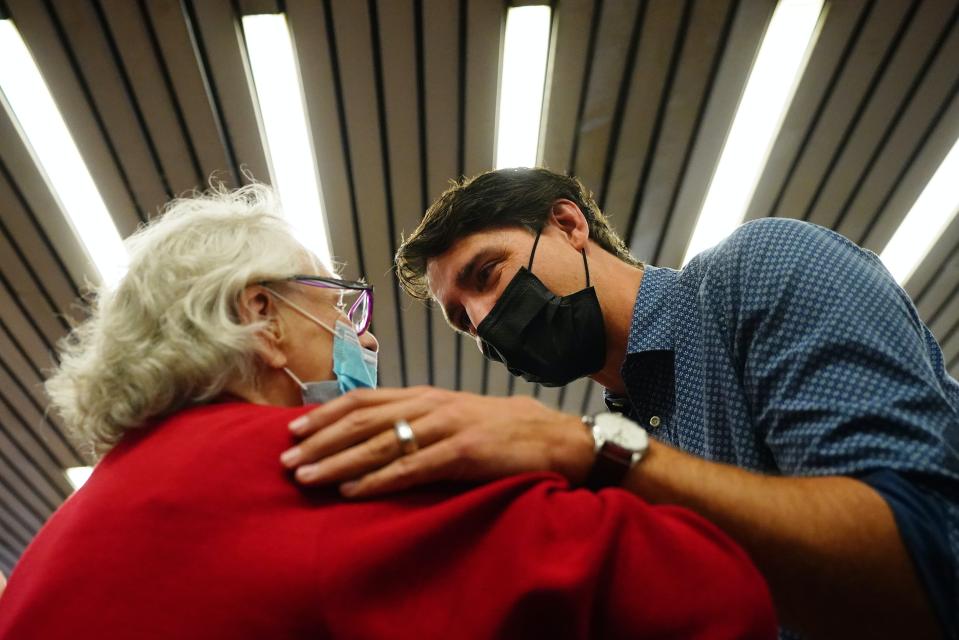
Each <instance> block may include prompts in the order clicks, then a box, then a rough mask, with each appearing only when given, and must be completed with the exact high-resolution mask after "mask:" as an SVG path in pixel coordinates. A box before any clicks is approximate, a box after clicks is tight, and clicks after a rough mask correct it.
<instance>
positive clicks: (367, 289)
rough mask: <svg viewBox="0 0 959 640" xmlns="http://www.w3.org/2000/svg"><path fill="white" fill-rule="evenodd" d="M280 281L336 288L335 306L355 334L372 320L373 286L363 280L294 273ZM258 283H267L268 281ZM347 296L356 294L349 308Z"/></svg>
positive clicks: (362, 330) (359, 332)
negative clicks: (338, 292)
mask: <svg viewBox="0 0 959 640" xmlns="http://www.w3.org/2000/svg"><path fill="white" fill-rule="evenodd" d="M280 281H288V282H299V283H300V284H305V285H308V286H311V287H319V288H320V289H337V290H339V291H340V300H339V302H337V304H336V308H337V309H339V310H340V311H341V312H343V313H345V314H346V317H347V318H349V319H350V322H351V323H352V324H353V328H354V329H356V333H357V335H363V334H364V333H366V330H367V329H369V328H370V322H372V320H373V287H372V286H371V285H368V284H366V283H365V282H357V281H354V280H340V279H339V278H327V277H326V276H304V275H296V276H290V277H289V278H281V279H280ZM259 284H269V282H268V281H264V282H260V283H259ZM347 296H356V300H354V301H353V302H352V303H351V304H350V306H349V308H347V306H346V302H347V301H346V298H347Z"/></svg>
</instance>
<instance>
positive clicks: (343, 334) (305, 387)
mask: <svg viewBox="0 0 959 640" xmlns="http://www.w3.org/2000/svg"><path fill="white" fill-rule="evenodd" d="M271 291H272V289H271ZM272 293H273V295H275V296H276V297H277V298H279V299H280V300H282V301H283V302H285V303H286V304H288V305H290V306H291V307H293V308H294V309H296V310H297V311H299V312H300V313H301V314H303V316H305V317H306V318H308V319H310V320H312V321H313V322H315V323H316V324H318V325H320V326H321V327H323V328H324V329H326V330H327V331H329V332H330V333H332V334H333V373H334V374H335V375H336V380H319V381H307V382H304V381H302V380H300V379H299V378H298V377H297V376H296V375H295V374H294V373H293V372H292V371H290V370H289V369H287V368H286V367H283V370H284V371H285V372H286V374H287V375H288V376H290V377H291V378H292V379H293V381H294V382H296V384H297V385H298V386H299V387H300V391H301V393H302V396H303V404H317V403H323V402H329V401H330V400H333V399H334V398H337V397H339V396H341V395H343V394H344V393H346V392H347V391H352V390H353V389H375V388H376V368H377V363H378V360H379V358H378V356H377V353H376V351H373V350H372V349H366V348H365V347H363V345H361V344H360V337H359V335H357V333H356V329H354V328H353V325H351V324H349V323H347V322H344V321H342V320H337V321H336V327H335V328H331V327H330V326H329V325H328V324H327V323H325V322H323V321H322V320H320V319H319V318H317V317H316V316H314V315H313V314H312V313H310V312H309V311H307V310H306V309H304V308H302V307H301V306H299V305H298V304H296V303H295V302H293V301H292V300H289V299H288V298H286V297H285V296H282V295H280V294H279V293H277V292H275V291H272Z"/></svg>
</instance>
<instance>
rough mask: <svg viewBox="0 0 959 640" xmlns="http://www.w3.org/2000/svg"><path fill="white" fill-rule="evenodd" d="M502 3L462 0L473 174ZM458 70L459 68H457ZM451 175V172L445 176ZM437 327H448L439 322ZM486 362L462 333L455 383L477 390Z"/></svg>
mask: <svg viewBox="0 0 959 640" xmlns="http://www.w3.org/2000/svg"><path fill="white" fill-rule="evenodd" d="M504 17H505V14H504V13H503V8H502V3H501V2H498V1H497V0H468V2H466V14H465V16H464V19H465V23H464V25H463V26H465V28H466V34H465V36H466V43H465V55H466V59H465V61H464V62H465V70H464V71H465V76H464V77H463V78H462V82H465V86H464V87H463V92H464V94H465V95H464V99H465V104H463V105H461V106H462V107H463V110H464V113H463V118H464V122H463V123H462V127H463V129H462V131H461V133H462V135H463V141H462V144H463V149H462V152H463V158H462V160H463V167H462V169H463V171H462V172H463V174H465V175H466V176H474V175H476V174H478V173H482V172H483V171H487V170H489V169H492V168H493V152H494V140H495V133H496V101H497V86H498V81H499V61H500V51H501V46H502V39H503V26H504ZM458 75H464V74H458ZM451 177H452V176H451ZM438 330H440V331H449V329H448V328H447V327H442V326H441V327H439V328H438ZM489 370H490V367H489V364H488V362H487V361H486V359H485V358H483V356H482V354H481V353H480V352H479V349H477V347H476V344H475V342H474V341H473V340H470V339H469V338H466V337H465V336H464V337H463V338H462V355H461V358H460V379H461V386H462V388H463V389H464V390H466V391H471V392H474V393H481V392H482V391H483V387H484V386H485V385H486V384H488V382H487V378H488V376H489Z"/></svg>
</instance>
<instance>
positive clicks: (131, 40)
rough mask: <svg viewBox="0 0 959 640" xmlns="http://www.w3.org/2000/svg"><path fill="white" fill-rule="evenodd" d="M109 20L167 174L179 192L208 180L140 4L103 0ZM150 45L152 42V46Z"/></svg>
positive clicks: (107, 20) (119, 0)
mask: <svg viewBox="0 0 959 640" xmlns="http://www.w3.org/2000/svg"><path fill="white" fill-rule="evenodd" d="M101 2H102V3H103V7H104V14H105V21H106V22H107V24H108V28H109V30H110V32H111V33H112V34H123V36H122V37H116V35H114V39H115V41H116V48H117V53H118V55H119V57H120V61H121V63H122V65H123V66H124V68H126V69H127V73H128V75H129V77H130V85H131V89H132V90H133V92H134V93H135V95H136V98H137V102H138V103H139V104H140V108H141V110H142V112H143V118H144V124H145V126H146V128H147V130H148V132H149V135H150V137H151V139H152V140H153V141H154V145H155V147H156V153H157V155H158V158H159V161H160V165H161V167H162V170H163V173H164V176H165V177H166V180H167V182H168V184H169V185H170V188H171V189H172V191H173V193H174V194H181V193H183V192H185V191H190V190H193V189H195V188H197V187H199V186H202V185H203V183H204V177H203V174H202V170H201V169H200V163H199V158H198V157H197V154H196V151H195V149H194V148H193V145H192V142H191V141H190V137H189V135H190V134H189V131H188V130H187V128H186V122H185V120H184V119H183V117H182V112H181V111H180V107H179V104H177V102H176V99H175V94H174V91H173V81H172V78H171V74H170V71H169V69H168V68H167V66H166V63H165V61H164V59H163V57H162V53H161V51H160V47H159V41H158V40H157V34H156V32H155V31H153V29H152V25H151V23H150V22H149V18H148V16H147V15H146V14H145V13H144V12H142V11H141V9H142V8H143V5H144V2H143V1H142V0H141V2H140V3H139V4H137V3H132V2H129V0H101ZM147 43H148V45H149V46H147Z"/></svg>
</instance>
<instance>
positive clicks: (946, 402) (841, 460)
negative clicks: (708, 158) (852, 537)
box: [712, 220, 959, 618]
mask: <svg viewBox="0 0 959 640" xmlns="http://www.w3.org/2000/svg"><path fill="white" fill-rule="evenodd" d="M713 266H714V271H715V273H713V274H712V277H713V281H714V282H721V283H723V284H722V286H721V287H720V289H721V291H722V295H720V296H718V298H719V301H718V302H717V304H720V305H722V306H723V308H722V309H719V310H718V311H719V313H721V314H722V317H724V318H726V322H727V326H726V329H727V331H728V338H729V339H728V344H729V345H730V349H731V350H732V355H733V361H734V362H735V363H736V366H737V373H738V375H739V376H740V377H741V384H742V386H743V388H744V389H745V391H746V395H747V398H748V402H749V410H750V413H751V415H752V418H753V422H754V425H755V428H757V429H758V430H759V431H760V436H761V438H762V440H763V441H764V442H765V444H766V446H767V447H768V449H769V452H770V453H771V455H772V456H773V458H774V459H775V461H776V464H777V466H778V467H779V469H780V470H781V471H782V472H783V473H784V474H788V475H806V476H815V475H846V476H854V477H863V478H864V479H865V478H871V479H872V480H866V481H867V484H870V485H871V486H873V487H874V488H875V489H876V490H877V491H879V493H880V495H882V496H883V498H884V499H885V500H886V502H887V503H888V504H889V506H890V507H891V508H892V510H893V512H894V514H895V517H896V520H897V524H898V526H899V530H900V534H901V535H902V538H903V541H904V543H905V545H906V546H907V548H908V549H909V551H910V553H911V554H912V557H913V559H914V561H915V562H916V565H917V570H918V573H919V575H920V577H921V578H922V579H923V581H924V582H925V585H926V587H927V589H928V590H929V591H930V593H931V596H930V598H931V600H932V601H933V602H934V603H935V602H940V603H941V602H946V601H949V602H951V603H952V605H951V606H950V607H949V608H948V609H947V611H951V613H946V612H944V611H942V610H940V613H941V614H943V615H947V616H948V617H950V618H955V615H956V614H955V602H956V595H955V594H956V580H957V578H956V575H957V571H959V569H957V565H956V560H955V557H954V556H955V553H954V552H953V550H952V549H951V546H950V540H949V537H948V536H949V533H948V532H952V534H951V535H953V536H957V535H959V518H957V515H959V508H957V503H956V497H957V496H959V459H957V455H956V451H957V448H959V447H957V444H959V417H957V409H959V407H957V406H956V405H957V404H959V401H957V398H959V395H957V391H956V382H955V380H953V379H952V378H950V377H949V376H948V374H947V373H946V372H945V369H944V366H943V362H942V354H941V351H940V349H939V347H938V345H937V344H936V341H935V339H934V338H933V336H932V334H931V333H930V332H929V330H928V329H927V328H926V327H925V325H924V324H923V323H922V321H921V320H920V319H919V316H918V313H917V312H916V309H915V307H914V305H913V304H912V302H911V300H910V299H909V297H908V296H907V295H906V293H905V292H904V291H903V290H902V289H901V288H900V287H899V286H898V285H897V284H896V282H895V281H894V280H893V278H892V277H891V276H890V275H889V273H888V271H886V269H885V268H884V266H883V265H882V263H881V262H880V261H879V259H878V258H877V257H876V255H875V254H873V253H871V252H869V251H866V250H864V249H861V248H860V247H858V246H856V245H855V244H853V243H852V242H850V241H848V240H847V239H845V238H843V237H842V236H840V235H839V234H836V233H834V232H832V231H829V230H827V229H824V228H822V227H818V226H815V225H811V224H806V223H802V222H798V221H793V220H766V221H759V222H754V223H750V224H747V225H744V226H743V227H741V228H740V230H739V231H738V232H737V233H736V234H734V236H731V237H730V239H729V241H727V243H726V244H725V246H723V245H721V246H720V247H717V250H716V252H715V262H714V265H713ZM878 472H889V474H890V475H870V474H874V473H878ZM890 478H893V479H894V480H892V481H890ZM936 531H939V532H940V534H939V535H936V534H935V533H934V532H936ZM942 532H945V534H943V533H942ZM953 547H954V545H953ZM943 559H945V560H946V563H947V564H946V567H947V568H946V570H945V571H944V570H943V569H942V567H939V568H936V567H935V566H934V563H935V562H940V561H942V560H943Z"/></svg>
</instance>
